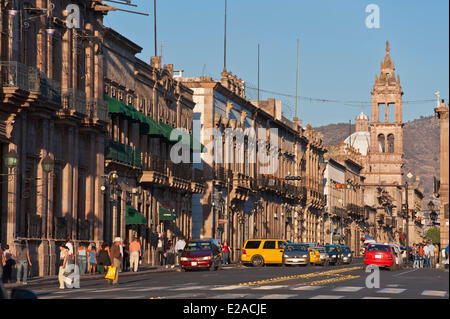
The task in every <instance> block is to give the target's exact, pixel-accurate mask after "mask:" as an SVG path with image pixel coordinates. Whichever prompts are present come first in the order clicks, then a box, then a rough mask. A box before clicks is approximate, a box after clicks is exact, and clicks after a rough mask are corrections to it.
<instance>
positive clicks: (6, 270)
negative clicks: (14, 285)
mask: <svg viewBox="0 0 450 319" xmlns="http://www.w3.org/2000/svg"><path fill="white" fill-rule="evenodd" d="M12 257H13V256H12V254H11V251H10V250H9V245H5V247H4V249H3V260H4V262H5V264H4V266H3V280H2V281H3V283H9V282H11V281H12V270H13V267H14V263H15V261H14V259H13V258H12Z"/></svg>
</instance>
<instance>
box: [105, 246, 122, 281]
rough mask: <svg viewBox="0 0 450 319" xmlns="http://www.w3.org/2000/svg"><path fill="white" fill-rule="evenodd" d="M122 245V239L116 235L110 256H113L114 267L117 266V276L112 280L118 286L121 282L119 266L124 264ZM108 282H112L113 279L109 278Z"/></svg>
mask: <svg viewBox="0 0 450 319" xmlns="http://www.w3.org/2000/svg"><path fill="white" fill-rule="evenodd" d="M121 245H122V239H120V237H116V238H115V239H114V244H113V245H112V246H111V253H110V257H111V261H112V265H113V266H114V267H116V276H115V278H114V280H113V281H112V282H113V286H117V285H118V283H119V268H120V265H121V264H122V259H123V256H122V255H121V253H120V247H121ZM108 284H111V280H108Z"/></svg>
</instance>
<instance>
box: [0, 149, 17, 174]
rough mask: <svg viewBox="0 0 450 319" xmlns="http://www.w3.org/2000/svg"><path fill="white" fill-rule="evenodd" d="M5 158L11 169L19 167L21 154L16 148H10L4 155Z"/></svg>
mask: <svg viewBox="0 0 450 319" xmlns="http://www.w3.org/2000/svg"><path fill="white" fill-rule="evenodd" d="M4 160H5V163H6V166H7V167H8V169H9V170H10V171H11V170H13V169H14V168H16V167H17V162H18V161H19V156H18V155H17V152H16V151H15V150H10V151H9V152H8V153H6V155H5V156H4Z"/></svg>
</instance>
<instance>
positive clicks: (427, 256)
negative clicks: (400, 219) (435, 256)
mask: <svg viewBox="0 0 450 319" xmlns="http://www.w3.org/2000/svg"><path fill="white" fill-rule="evenodd" d="M423 255H424V257H425V267H426V268H429V267H430V248H429V247H428V243H426V244H425V246H424V247H423Z"/></svg>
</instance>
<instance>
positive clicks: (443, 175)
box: [434, 97, 449, 247]
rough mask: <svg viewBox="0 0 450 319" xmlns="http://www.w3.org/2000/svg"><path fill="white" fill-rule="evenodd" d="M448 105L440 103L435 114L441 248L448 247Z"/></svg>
mask: <svg viewBox="0 0 450 319" xmlns="http://www.w3.org/2000/svg"><path fill="white" fill-rule="evenodd" d="M448 109H449V107H448V104H445V102H444V100H442V101H440V102H439V97H438V103H437V106H436V108H435V109H434V112H435V114H436V116H437V117H438V118H439V124H440V128H441V133H440V134H441V136H440V150H441V155H440V159H439V161H440V182H439V184H440V187H439V190H438V194H437V195H438V196H439V200H440V228H441V247H447V245H448V244H449V242H448V230H449V219H448V193H449V191H448V176H449V172H448V171H449V168H448V167H449V150H448V149H449V137H448V134H449V133H448V132H449V125H448Z"/></svg>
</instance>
